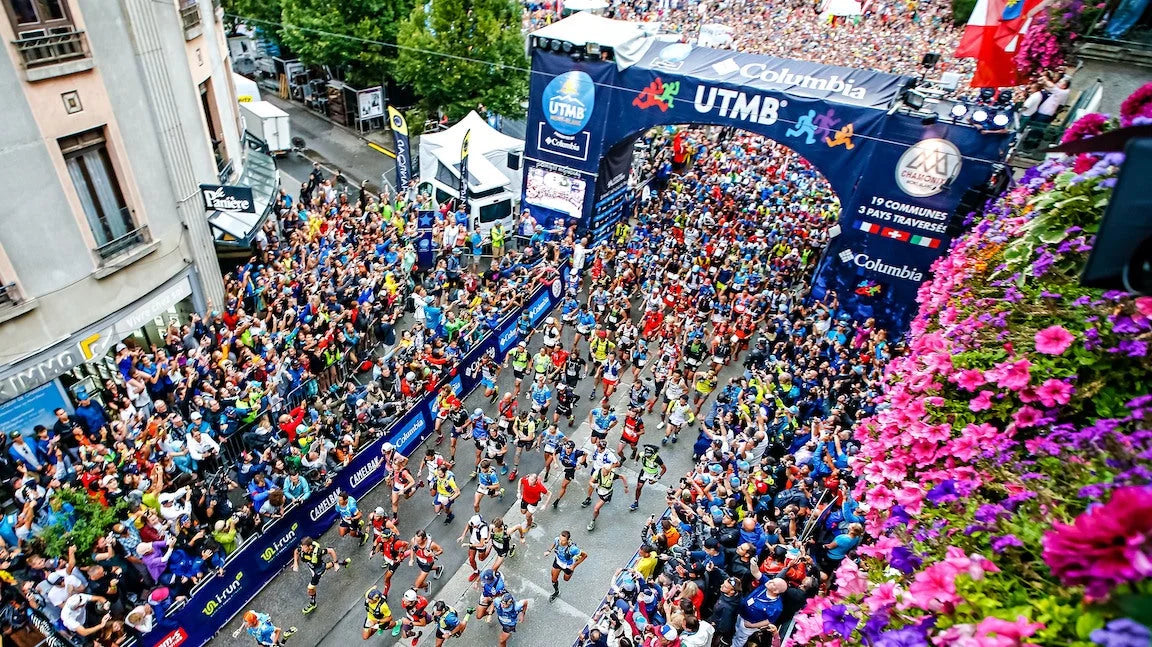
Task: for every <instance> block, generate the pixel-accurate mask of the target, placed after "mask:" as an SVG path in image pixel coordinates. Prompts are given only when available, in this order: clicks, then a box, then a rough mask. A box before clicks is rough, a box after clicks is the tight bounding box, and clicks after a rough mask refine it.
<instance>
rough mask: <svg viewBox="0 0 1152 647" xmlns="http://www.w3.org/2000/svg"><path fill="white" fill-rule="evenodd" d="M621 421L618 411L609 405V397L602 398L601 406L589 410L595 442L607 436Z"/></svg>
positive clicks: (589, 420) (589, 422)
mask: <svg viewBox="0 0 1152 647" xmlns="http://www.w3.org/2000/svg"><path fill="white" fill-rule="evenodd" d="M619 423H620V421H619V419H617V418H616V413H615V412H614V411H612V409H611V408H610V407H609V406H608V398H604V399H603V400H601V401H600V406H599V407H596V408H594V409H592V410H591V411H589V412H588V424H589V425H590V426H591V427H592V442H593V443H594V444H595V443H598V442H600V441H601V440H604V439H605V438H607V437H608V432H609V431H611V430H612V429H613V428H614V427H615V426H616V425H617V424H619Z"/></svg>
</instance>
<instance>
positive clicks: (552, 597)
mask: <svg viewBox="0 0 1152 647" xmlns="http://www.w3.org/2000/svg"><path fill="white" fill-rule="evenodd" d="M558 597H560V591H554V592H553V593H552V595H549V596H548V601H549V602H555V601H556V598H558Z"/></svg>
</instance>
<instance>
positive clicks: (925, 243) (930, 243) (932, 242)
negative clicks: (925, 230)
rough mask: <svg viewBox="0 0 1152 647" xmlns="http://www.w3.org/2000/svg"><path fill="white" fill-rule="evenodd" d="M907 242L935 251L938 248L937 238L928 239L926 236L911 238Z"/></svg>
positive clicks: (938, 241) (938, 240)
mask: <svg viewBox="0 0 1152 647" xmlns="http://www.w3.org/2000/svg"><path fill="white" fill-rule="evenodd" d="M908 242H910V243H912V244H913V245H919V246H921V247H931V248H932V249H936V248H937V247H939V246H940V239H939V238H929V237H927V236H912V238H910V239H909V240H908Z"/></svg>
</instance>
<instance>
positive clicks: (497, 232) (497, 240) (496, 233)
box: [491, 225, 504, 247]
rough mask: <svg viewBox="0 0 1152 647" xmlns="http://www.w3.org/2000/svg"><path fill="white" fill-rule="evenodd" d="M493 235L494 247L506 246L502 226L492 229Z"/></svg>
mask: <svg viewBox="0 0 1152 647" xmlns="http://www.w3.org/2000/svg"><path fill="white" fill-rule="evenodd" d="M491 234H492V246H493V247H503V246H504V227H503V226H501V225H496V226H494V227H492V230H491Z"/></svg>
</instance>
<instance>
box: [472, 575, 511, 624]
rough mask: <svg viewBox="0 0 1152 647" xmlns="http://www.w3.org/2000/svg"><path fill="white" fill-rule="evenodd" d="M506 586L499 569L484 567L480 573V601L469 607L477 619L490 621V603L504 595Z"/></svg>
mask: <svg viewBox="0 0 1152 647" xmlns="http://www.w3.org/2000/svg"><path fill="white" fill-rule="evenodd" d="M507 590H508V587H507V586H506V585H505V583H504V576H503V575H501V574H500V572H499V571H496V570H493V569H490V568H486V569H484V572H483V573H481V574H480V601H479V602H477V603H476V606H475V607H474V608H473V609H471V610H472V611H475V613H476V619H477V620H485V618H487V620H486V622H491V621H492V617H491V615H492V604H493V603H494V602H496V600H498V599H499V598H500V596H502V595H504V592H505V591H507Z"/></svg>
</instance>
